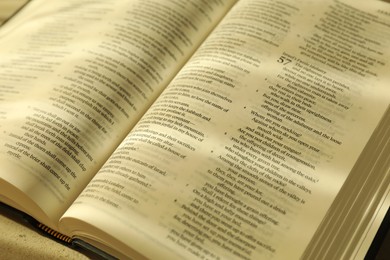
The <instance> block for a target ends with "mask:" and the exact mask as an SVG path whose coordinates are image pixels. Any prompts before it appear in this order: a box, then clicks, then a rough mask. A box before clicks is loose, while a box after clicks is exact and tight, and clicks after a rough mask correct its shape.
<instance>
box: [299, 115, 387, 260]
mask: <svg viewBox="0 0 390 260" xmlns="http://www.w3.org/2000/svg"><path fill="white" fill-rule="evenodd" d="M389 126H390V108H388V109H387V111H386V113H385V115H384V117H383V119H382V120H381V122H380V124H379V125H378V127H377V128H376V130H375V131H374V133H373V135H372V137H371V138H370V141H369V142H368V144H367V145H366V147H365V148H364V150H363V152H362V153H361V155H360V157H359V160H358V161H357V163H356V165H355V166H354V168H353V169H352V171H351V174H350V176H349V177H348V179H347V181H346V182H345V183H346V184H345V185H344V186H343V188H342V189H341V190H340V192H339V194H338V195H337V197H336V199H335V201H334V203H333V204H332V206H331V207H330V209H329V211H328V213H327V215H326V217H325V218H324V221H323V222H322V224H321V225H320V227H319V228H318V230H317V232H316V234H315V236H314V237H313V239H312V241H311V242H310V244H309V246H308V248H307V250H306V251H305V253H304V256H303V259H329V258H331V259H339V258H341V257H346V258H353V257H355V256H356V255H357V254H358V253H357V252H356V250H358V249H361V247H362V243H363V242H364V243H365V244H366V245H365V247H366V248H367V245H369V244H371V241H372V239H373V236H372V235H371V238H368V240H365V241H362V240H363V238H364V237H365V236H366V234H367V232H368V231H369V230H368V229H369V228H373V230H371V232H373V231H374V232H375V233H376V231H377V229H378V228H379V225H376V226H372V225H371V224H372V223H371V222H372V221H373V219H374V218H375V217H376V214H377V213H378V210H379V208H380V207H382V208H386V207H389V200H387V202H385V204H384V205H383V203H384V199H385V198H384V196H385V195H386V192H388V187H389V184H390V141H389V137H390V128H389ZM373 151H374V152H373ZM362 168H363V169H367V170H368V171H369V173H368V174H367V175H366V176H363V175H362V174H361V173H362V170H361V169H362ZM359 177H365V178H360V179H359ZM356 179H357V181H356ZM372 182H379V184H378V185H373V184H372ZM366 189H368V192H370V195H369V196H367V193H365V192H362V190H366ZM351 190H353V192H351ZM343 214H345V215H343ZM382 217H383V214H382ZM341 222H343V223H349V224H348V227H347V228H346V229H347V230H346V229H345V228H341V227H340V225H341ZM343 245H344V246H345V250H344V249H342V246H343ZM363 251H364V250H363ZM362 254H365V253H364V252H363V253H362V252H359V255H362ZM358 259H359V258H358Z"/></svg>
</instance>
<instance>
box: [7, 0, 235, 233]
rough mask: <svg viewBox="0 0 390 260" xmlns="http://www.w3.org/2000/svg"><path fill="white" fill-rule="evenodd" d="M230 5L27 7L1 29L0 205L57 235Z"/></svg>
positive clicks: (119, 1) (39, 0)
mask: <svg viewBox="0 0 390 260" xmlns="http://www.w3.org/2000/svg"><path fill="white" fill-rule="evenodd" d="M232 2H233V1H230V3H229V1H224V2H222V1H215V2H214V1H213V2H210V3H208V4H206V5H203V6H201V5H200V4H201V3H200V1H192V2H187V1H173V2H170V1H169V2H168V1H166V2H161V1H129V0H126V1H125V0H116V1H99V0H94V1H79V0H77V1H49V2H48V1H44V0H34V1H31V2H30V3H29V4H28V5H27V6H26V8H24V9H23V10H22V11H21V12H20V13H18V15H17V16H16V17H14V18H13V19H12V20H11V21H9V22H8V23H6V24H5V25H4V26H3V27H2V28H1V29H0V56H1V61H0V128H1V130H0V140H1V143H0V164H1V166H2V167H1V170H0V191H1V194H0V195H1V196H0V197H1V198H2V199H1V200H2V201H3V202H6V203H8V204H11V205H12V206H14V207H17V208H19V209H21V210H23V211H26V212H27V213H29V214H30V215H32V216H33V217H35V218H37V219H38V220H40V221H42V222H44V224H46V225H48V226H50V227H52V228H56V221H57V220H58V219H59V216H61V215H62V214H63V212H64V211H65V210H66V208H68V206H69V205H70V204H71V203H72V201H73V200H74V198H75V197H76V196H77V195H78V194H79V193H80V191H81V190H82V189H83V188H84V187H85V185H86V184H87V183H88V182H89V180H90V179H91V178H92V176H93V175H94V174H95V173H96V171H97V170H98V169H99V168H100V166H101V165H102V164H103V163H104V161H105V160H106V158H107V157H108V156H109V155H110V154H111V153H112V151H113V150H114V149H115V148H116V147H117V145H118V144H119V143H120V141H121V140H122V139H123V138H124V136H125V135H126V134H127V133H128V132H129V130H130V129H131V128H132V127H133V125H134V124H135V122H137V120H138V119H139V118H140V116H141V115H142V114H143V113H144V112H145V111H146V110H147V109H148V107H149V106H150V105H151V104H152V102H153V101H154V100H155V99H156V97H157V96H158V95H159V94H160V93H161V91H162V90H163V89H164V87H165V86H166V85H167V83H168V82H169V81H170V80H171V78H172V77H173V76H174V75H175V74H176V73H177V71H178V70H179V69H180V68H181V66H182V65H183V64H184V63H185V62H186V60H187V59H188V58H189V57H190V55H191V54H192V53H193V52H194V50H195V49H196V48H197V47H198V45H199V44H200V43H201V42H202V41H203V39H204V38H205V37H206V36H207V35H208V33H209V32H210V31H211V30H212V28H213V27H214V26H215V25H216V23H217V22H218V21H219V20H220V18H221V17H222V16H223V15H224V13H226V11H227V10H228V9H229V8H230V5H231V3H232ZM189 17H190V18H191V19H190V18H189ZM15 187H16V188H17V189H15Z"/></svg>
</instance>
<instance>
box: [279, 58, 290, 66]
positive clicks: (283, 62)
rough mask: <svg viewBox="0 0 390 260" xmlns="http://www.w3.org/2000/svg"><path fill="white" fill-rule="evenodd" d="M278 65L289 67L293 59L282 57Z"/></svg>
mask: <svg viewBox="0 0 390 260" xmlns="http://www.w3.org/2000/svg"><path fill="white" fill-rule="evenodd" d="M277 62H278V63H281V64H283V65H287V64H289V63H290V62H292V59H290V58H288V57H286V56H280V58H279V59H278V60H277Z"/></svg>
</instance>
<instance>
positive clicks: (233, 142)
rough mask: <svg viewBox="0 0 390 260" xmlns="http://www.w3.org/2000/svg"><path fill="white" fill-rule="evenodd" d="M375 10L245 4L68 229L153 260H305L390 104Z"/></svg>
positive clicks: (347, 4)
mask: <svg viewBox="0 0 390 260" xmlns="http://www.w3.org/2000/svg"><path fill="white" fill-rule="evenodd" d="M376 4H377V5H376ZM367 5H368V3H367V4H363V3H362V1H359V2H357V1H330V0H329V1H309V0H306V1H299V2H297V1H287V0H284V1H276V2H275V1H251V0H242V1H239V2H238V3H237V4H236V5H235V6H234V7H233V8H232V9H231V11H230V12H229V14H228V15H227V16H226V17H225V18H224V19H223V20H222V22H221V23H220V24H219V25H218V27H217V28H216V30H215V31H213V33H212V34H211V35H210V36H209V37H208V38H207V40H206V41H205V42H204V44H203V45H202V46H201V47H200V48H199V49H198V51H197V52H196V53H195V55H194V56H193V57H192V58H191V60H190V61H189V62H188V63H187V64H186V65H185V66H184V68H183V69H182V70H181V71H180V72H179V74H178V75H177V76H176V77H175V78H174V79H173V80H172V82H171V83H170V85H169V86H168V88H167V89H166V90H165V91H164V92H163V93H162V95H161V96H160V97H159V98H158V99H157V101H156V102H155V103H154V104H153V106H152V107H151V109H149V111H148V112H147V113H146V114H145V115H144V116H143V118H142V119H141V120H140V122H139V123H138V124H137V126H136V127H135V128H134V129H133V130H132V132H131V133H130V134H129V135H128V136H127V138H126V139H125V141H124V142H122V144H121V145H120V146H119V148H118V149H117V150H116V152H115V153H114V154H113V156H112V157H111V158H110V159H109V160H108V162H107V163H106V164H105V165H104V166H103V168H102V169H101V170H100V172H99V173H98V174H97V175H96V176H95V178H94V179H93V180H92V181H91V182H90V184H89V185H88V186H87V188H86V189H85V190H84V191H83V193H82V194H81V195H80V197H79V198H78V199H77V200H76V201H75V203H74V205H72V207H71V208H70V210H69V211H68V212H67V213H66V214H65V215H64V218H63V220H62V222H61V227H62V228H63V230H65V231H66V232H70V233H72V234H73V235H76V236H77V235H79V236H81V237H83V236H85V237H88V239H93V238H94V237H96V235H95V234H97V233H94V231H93V229H96V232H103V233H106V234H107V235H106V237H99V240H100V241H105V243H106V245H109V246H112V247H113V248H115V247H116V245H117V243H116V241H121V243H120V245H118V247H117V248H116V249H117V250H122V253H123V254H127V253H129V254H130V252H131V250H130V248H133V249H135V250H136V251H138V252H140V253H141V254H143V255H145V256H146V257H150V258H157V257H160V258H163V256H164V255H166V257H167V258H168V256H170V257H177V258H181V259H183V258H191V257H199V259H204V258H208V259H231V258H235V257H236V258H240V259H271V258H272V259H298V258H299V257H300V256H301V255H302V253H303V251H304V250H305V247H306V246H307V245H308V243H309V241H310V239H311V237H312V236H313V234H314V232H315V231H316V229H317V227H318V226H319V224H320V223H321V221H322V220H323V218H324V216H325V214H326V211H327V209H328V208H329V207H330V205H331V203H332V201H333V200H334V198H335V196H336V195H337V193H338V191H339V190H340V188H341V187H342V185H343V184H344V181H345V180H346V178H347V176H348V174H349V172H350V170H351V168H352V167H353V165H354V163H355V162H356V160H357V158H358V156H359V154H360V152H361V151H362V150H363V147H364V146H365V144H366V142H367V140H368V139H369V137H370V135H371V133H372V132H373V130H374V129H375V126H376V125H377V124H378V122H379V121H380V119H381V117H382V115H383V114H384V112H385V110H386V108H387V107H388V105H389V101H390V93H389V88H388V86H389V82H390V78H389V76H388V71H389V68H390V67H389V64H388V63H387V61H388V60H389V55H390V53H389V48H388V46H389V39H390V37H389V30H388V26H389V17H388V16H387V15H386V14H388V13H386V12H383V10H382V9H381V8H382V7H384V6H383V5H380V4H379V3H378V2H374V1H372V2H370V6H367ZM366 10H367V12H366ZM368 10H369V11H368ZM335 24H337V26H335ZM329 28H335V29H332V30H329ZM96 216H99V217H98V218H97V217H96ZM83 222H86V223H88V224H90V225H92V226H94V228H93V227H89V230H88V229H87V230H84V231H83V232H82V233H81V232H79V233H78V232H77V230H80V229H81V227H82V225H83V224H82V223H83ZM73 225H75V226H74V227H72V226H73ZM76 227H77V228H76ZM97 230H99V231H97ZM73 231H74V232H73ZM110 238H112V240H110ZM126 247H127V249H126ZM126 250H128V251H126ZM170 259H172V258H170Z"/></svg>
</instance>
